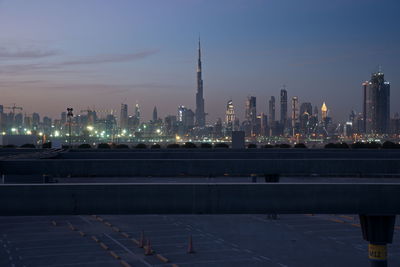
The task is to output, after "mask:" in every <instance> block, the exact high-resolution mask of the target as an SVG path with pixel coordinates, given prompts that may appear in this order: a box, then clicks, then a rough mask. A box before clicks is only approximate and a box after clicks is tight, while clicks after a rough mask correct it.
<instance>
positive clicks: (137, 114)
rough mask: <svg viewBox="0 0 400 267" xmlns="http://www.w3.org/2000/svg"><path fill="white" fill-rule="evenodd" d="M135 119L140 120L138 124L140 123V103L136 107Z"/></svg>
mask: <svg viewBox="0 0 400 267" xmlns="http://www.w3.org/2000/svg"><path fill="white" fill-rule="evenodd" d="M135 117H136V119H137V120H138V122H139V123H140V107H139V103H136V105H135Z"/></svg>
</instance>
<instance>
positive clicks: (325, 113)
mask: <svg viewBox="0 0 400 267" xmlns="http://www.w3.org/2000/svg"><path fill="white" fill-rule="evenodd" d="M326 117H328V107H327V106H326V104H325V102H324V103H322V107H321V119H322V121H325V120H326Z"/></svg>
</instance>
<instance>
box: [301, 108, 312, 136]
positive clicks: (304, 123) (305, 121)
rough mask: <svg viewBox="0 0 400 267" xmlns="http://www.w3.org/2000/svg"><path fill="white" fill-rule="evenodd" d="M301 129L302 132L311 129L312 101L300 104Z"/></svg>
mask: <svg viewBox="0 0 400 267" xmlns="http://www.w3.org/2000/svg"><path fill="white" fill-rule="evenodd" d="M299 116H300V129H301V130H302V133H305V134H307V133H308V132H309V131H308V130H309V129H308V128H309V123H310V118H311V116H312V105H311V103H310V102H305V103H301V105H300V114H299Z"/></svg>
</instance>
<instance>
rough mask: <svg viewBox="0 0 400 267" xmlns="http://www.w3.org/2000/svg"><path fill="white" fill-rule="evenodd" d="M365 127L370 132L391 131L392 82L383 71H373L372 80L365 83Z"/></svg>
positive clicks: (381, 132) (384, 132)
mask: <svg viewBox="0 0 400 267" xmlns="http://www.w3.org/2000/svg"><path fill="white" fill-rule="evenodd" d="M363 89H364V125H365V126H364V128H365V132H366V133H368V134H371V133H372V134H387V133H389V122H390V83H389V82H387V81H385V77H384V74H383V72H381V71H379V72H377V73H373V74H372V77H371V80H370V81H368V82H365V83H363Z"/></svg>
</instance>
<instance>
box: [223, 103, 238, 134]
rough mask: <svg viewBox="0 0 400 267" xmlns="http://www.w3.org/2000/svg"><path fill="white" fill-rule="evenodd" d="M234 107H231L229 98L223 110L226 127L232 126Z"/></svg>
mask: <svg viewBox="0 0 400 267" xmlns="http://www.w3.org/2000/svg"><path fill="white" fill-rule="evenodd" d="M235 119H236V117H235V108H234V107H233V102H232V100H229V101H228V103H227V104H226V112H225V123H226V126H227V127H228V128H232V126H233V123H234V122H235Z"/></svg>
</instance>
